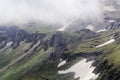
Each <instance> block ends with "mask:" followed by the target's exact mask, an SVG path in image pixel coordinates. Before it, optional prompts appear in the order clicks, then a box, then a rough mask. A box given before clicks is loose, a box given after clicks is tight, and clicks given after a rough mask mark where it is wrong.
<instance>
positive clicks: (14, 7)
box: [0, 0, 102, 24]
mask: <svg viewBox="0 0 120 80" xmlns="http://www.w3.org/2000/svg"><path fill="white" fill-rule="evenodd" d="M101 15H102V9H101V3H100V0H0V24H6V23H19V24H23V23H27V22H30V21H38V22H39V21H43V22H47V23H66V22H67V21H69V20H71V19H73V18H78V17H79V18H81V19H86V18H91V19H99V18H100V17H101Z"/></svg>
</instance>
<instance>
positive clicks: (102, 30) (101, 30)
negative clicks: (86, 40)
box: [96, 29, 107, 33]
mask: <svg viewBox="0 0 120 80" xmlns="http://www.w3.org/2000/svg"><path fill="white" fill-rule="evenodd" d="M104 31H107V29H100V30H98V31H96V32H97V33H99V32H104Z"/></svg>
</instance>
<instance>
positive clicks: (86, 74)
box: [58, 59, 95, 80]
mask: <svg viewBox="0 0 120 80" xmlns="http://www.w3.org/2000/svg"><path fill="white" fill-rule="evenodd" d="M86 61H87V59H83V60H81V61H80V62H78V63H76V64H75V65H73V66H72V67H71V68H69V69H67V70H61V71H58V73H59V74H66V73H69V72H74V73H75V77H74V78H78V77H80V80H90V79H91V78H93V77H94V76H95V74H94V73H92V72H93V70H94V69H95V67H92V63H93V62H94V61H89V62H86Z"/></svg>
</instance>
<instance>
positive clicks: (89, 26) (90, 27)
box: [86, 25, 94, 31]
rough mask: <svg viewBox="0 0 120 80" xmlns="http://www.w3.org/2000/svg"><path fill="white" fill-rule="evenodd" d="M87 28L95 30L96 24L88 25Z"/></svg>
mask: <svg viewBox="0 0 120 80" xmlns="http://www.w3.org/2000/svg"><path fill="white" fill-rule="evenodd" d="M86 29H89V30H91V31H93V30H94V26H93V25H88V26H87V27H86Z"/></svg>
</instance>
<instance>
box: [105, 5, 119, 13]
mask: <svg viewBox="0 0 120 80" xmlns="http://www.w3.org/2000/svg"><path fill="white" fill-rule="evenodd" d="M104 10H106V11H110V12H113V11H116V10H117V9H115V7H114V6H105V7H104Z"/></svg>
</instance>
